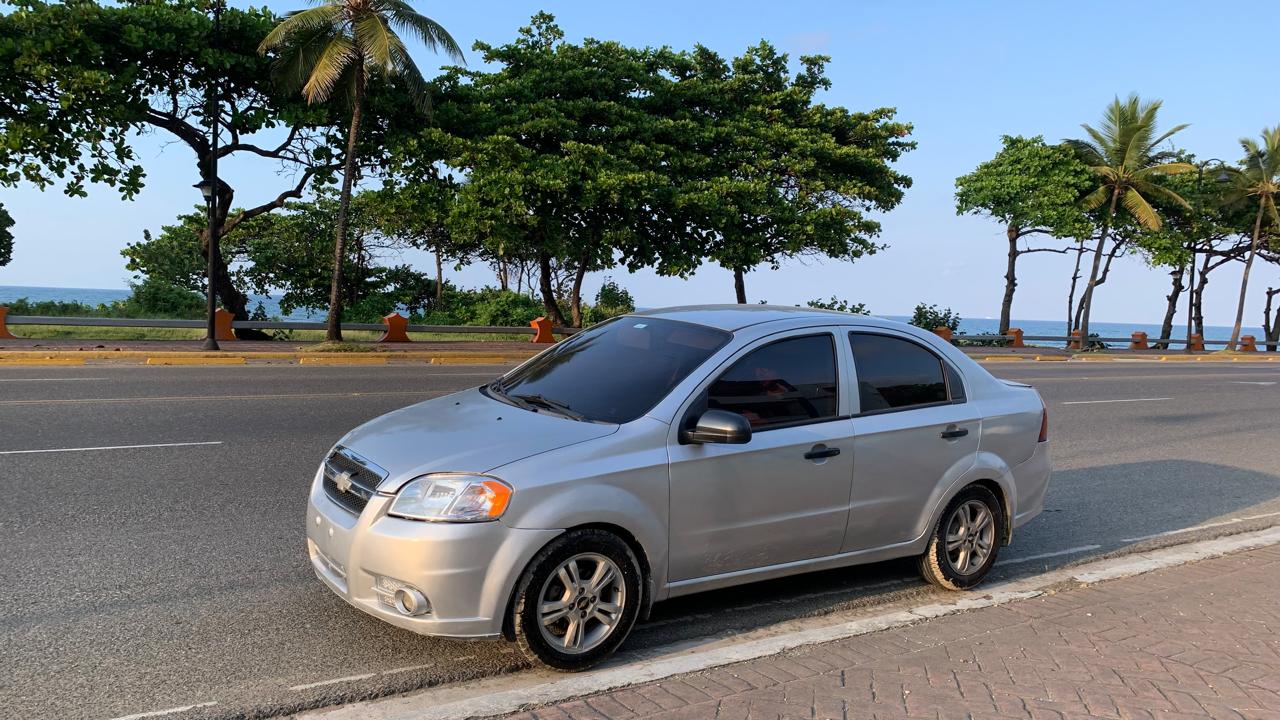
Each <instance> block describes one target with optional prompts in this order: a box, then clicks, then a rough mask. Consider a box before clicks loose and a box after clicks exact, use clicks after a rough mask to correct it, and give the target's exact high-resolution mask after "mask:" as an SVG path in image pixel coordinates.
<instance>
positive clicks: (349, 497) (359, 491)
mask: <svg viewBox="0 0 1280 720" xmlns="http://www.w3.org/2000/svg"><path fill="white" fill-rule="evenodd" d="M386 477H387V472H386V471H385V470H383V469H382V468H380V467H378V466H377V465H374V464H373V463H371V462H369V461H368V460H365V459H364V458H362V457H360V456H359V455H357V454H355V453H354V452H352V451H350V450H347V449H346V448H338V449H337V450H334V451H333V453H332V454H330V455H329V457H327V458H325V461H324V481H323V483H324V492H325V494H326V495H328V496H329V499H330V500H333V501H334V502H335V503H337V504H339V505H341V506H342V507H343V508H345V509H346V510H347V511H348V512H350V513H352V514H353V515H359V514H360V513H362V512H364V508H365V505H368V504H369V499H370V498H372V497H373V495H374V493H376V492H377V491H378V485H379V484H381V483H382V481H383V480H384V479H386Z"/></svg>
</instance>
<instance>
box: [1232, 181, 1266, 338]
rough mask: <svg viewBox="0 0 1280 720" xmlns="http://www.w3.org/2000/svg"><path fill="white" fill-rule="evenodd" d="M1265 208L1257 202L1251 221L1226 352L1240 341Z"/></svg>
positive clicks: (1260, 201)
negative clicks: (1255, 214)
mask: <svg viewBox="0 0 1280 720" xmlns="http://www.w3.org/2000/svg"><path fill="white" fill-rule="evenodd" d="M1265 207H1266V206H1265V205H1264V204H1263V203H1262V200H1259V201H1258V218H1257V219H1256V220H1254V221H1253V242H1251V243H1249V259H1248V260H1245V261H1244V276H1243V277H1241V278H1240V302H1239V303H1238V304H1237V305H1236V324H1235V325H1234V326H1232V328H1231V341H1230V342H1229V343H1228V344H1227V349H1228V350H1235V349H1236V343H1237V342H1239V341H1240V326H1241V325H1243V324H1244V301H1245V295H1246V294H1247V293H1248V291H1249V271H1251V270H1253V258H1254V257H1255V256H1256V255H1257V254H1258V243H1259V241H1261V240H1262V210H1263V208H1265Z"/></svg>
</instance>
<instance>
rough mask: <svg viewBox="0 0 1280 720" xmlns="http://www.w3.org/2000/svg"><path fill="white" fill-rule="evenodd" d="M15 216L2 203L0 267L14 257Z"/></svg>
mask: <svg viewBox="0 0 1280 720" xmlns="http://www.w3.org/2000/svg"><path fill="white" fill-rule="evenodd" d="M12 227H13V216H11V215H10V214H9V211H8V210H5V209H4V205H0V267H4V266H5V265H8V264H9V261H10V260H12V259H13V231H12V230H11V228H12Z"/></svg>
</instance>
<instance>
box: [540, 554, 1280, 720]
mask: <svg viewBox="0 0 1280 720" xmlns="http://www.w3.org/2000/svg"><path fill="white" fill-rule="evenodd" d="M519 717H521V718H539V719H542V720H549V719H553V718H554V719H563V718H575V719H577V718H634V717H644V718H670V719H675V718H721V719H725V720H728V719H732V718H869V717H876V718H881V717H886V718H905V717H910V718H966V717H974V718H982V717H999V718H1064V717H1065V718H1073V717H1102V718H1131V717H1133V718H1152V717H1159V718H1189V717H1211V718H1247V719H1252V718H1280V549H1278V548H1276V547H1272V548H1265V549H1261V550H1254V551H1250V552H1244V553H1240V554H1236V555H1230V556H1226V557H1222V558H1217V559H1213V560H1206V561H1202V562H1199V563H1195V564H1192V565H1184V566H1181V567H1176V568H1170V569H1167V570H1162V571H1159V572H1154V573H1149V574H1146V575H1141V576H1137V577H1132V578H1127V579H1123V580H1115V581H1111V582H1105V583H1101V584H1098V585H1094V586H1091V587H1085V588H1077V589H1070V590H1065V591H1063V592H1060V593H1057V594H1055V595H1050V596H1045V597H1040V598H1035V599H1031V600H1023V601H1018V602H1013V603H1010V604H1007V605H1002V606H997V607H991V608H987V609H983V610H977V611H973V612H969V613H962V614H957V615H950V616H946V617H942V618H938V619H934V620H930V621H927V622H923V623H920V624H918V625H913V626H910V627H904V628H899V629H896V630H888V631H884V632H880V633H873V634H870V635H863V636H859V637H855V638H850V639H847V640H841V641H837V642H832V643H827V644H823V645H816V646H812V647H808V648H804V649H803V650H797V651H793V652H789V653H785V654H783V655H778V656H773V657H768V658H762V659H759V660H754V661H751V662H745V663H740V664H736V665H729V666H725V667H722V668H717V669H713V670H709V671H705V672H699V673H694V674H690V675H682V676H676V677H673V678H669V679H667V680H664V681H661V682H656V683H652V684H648V685H641V686H636V687H633V688H628V689H625V690H621V691H615V692H610V693H605V694H602V695H597V696H593V697H589V698H585V699H582V700H575V701H572V702H567V703H563V704H560V705H558V706H553V707H547V708H542V709H539V710H535V711H534V712H531V713H524V714H522V715H521V716H519Z"/></svg>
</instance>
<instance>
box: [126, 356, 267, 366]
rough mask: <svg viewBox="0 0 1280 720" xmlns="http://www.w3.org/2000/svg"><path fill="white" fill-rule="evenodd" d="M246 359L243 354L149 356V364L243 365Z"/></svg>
mask: <svg viewBox="0 0 1280 720" xmlns="http://www.w3.org/2000/svg"><path fill="white" fill-rule="evenodd" d="M244 363H245V359H244V357H243V356H241V355H236V356H231V357H208V358H174V357H149V358H147V362H146V364H147V365H243V364H244Z"/></svg>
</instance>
